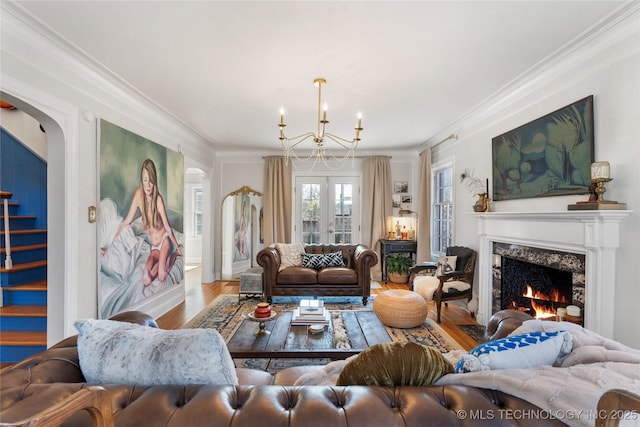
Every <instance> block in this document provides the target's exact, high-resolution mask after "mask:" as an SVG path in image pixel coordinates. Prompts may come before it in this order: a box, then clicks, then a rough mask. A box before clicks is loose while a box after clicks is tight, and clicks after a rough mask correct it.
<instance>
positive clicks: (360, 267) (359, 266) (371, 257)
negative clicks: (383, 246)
mask: <svg viewBox="0 0 640 427" xmlns="http://www.w3.org/2000/svg"><path fill="white" fill-rule="evenodd" d="M353 259H354V264H353V265H354V269H355V271H356V274H357V276H358V283H359V284H360V286H363V289H369V286H371V285H370V282H371V267H373V266H374V265H376V264H377V263H378V254H377V253H376V252H375V251H373V250H371V249H369V248H367V247H366V246H365V245H358V247H357V248H356V250H355V251H354V253H353Z"/></svg>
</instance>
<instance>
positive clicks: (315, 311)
mask: <svg viewBox="0 0 640 427" xmlns="http://www.w3.org/2000/svg"><path fill="white" fill-rule="evenodd" d="M330 321H331V315H330V313H329V311H328V310H325V308H324V301H322V300H317V299H303V300H302V301H300V305H299V306H298V307H297V308H296V309H294V310H293V317H292V318H291V324H292V325H328V324H329V322H330Z"/></svg>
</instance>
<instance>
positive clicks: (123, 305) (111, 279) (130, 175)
mask: <svg viewBox="0 0 640 427" xmlns="http://www.w3.org/2000/svg"><path fill="white" fill-rule="evenodd" d="M98 130H99V138H98V140H99V144H100V148H99V153H100V159H99V166H100V168H99V177H98V183H99V191H98V194H99V196H100V209H99V215H98V227H97V228H98V247H99V248H100V249H99V254H98V313H99V316H100V317H101V318H109V317H111V316H113V315H114V314H116V313H119V312H122V311H125V310H130V309H135V308H136V307H138V306H140V305H142V304H144V303H147V302H148V301H149V298H151V297H153V296H155V295H159V294H160V293H161V292H163V291H165V290H167V289H168V288H170V287H173V286H178V285H181V284H182V283H183V282H184V267H185V262H184V234H183V210H184V158H183V156H182V155H180V154H179V153H177V152H175V151H172V150H169V149H167V148H166V147H163V146H161V145H159V144H157V143H155V142H153V141H150V140H148V139H145V138H143V137H141V136H139V135H136V134H134V133H132V132H130V131H128V130H126V129H123V128H121V127H119V126H116V125H114V124H112V123H109V122H107V121H105V120H100V121H99V124H98Z"/></svg>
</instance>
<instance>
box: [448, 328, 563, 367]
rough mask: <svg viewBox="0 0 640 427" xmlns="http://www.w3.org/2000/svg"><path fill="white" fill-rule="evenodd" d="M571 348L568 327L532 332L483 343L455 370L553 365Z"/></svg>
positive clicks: (462, 360) (461, 360) (463, 358)
mask: <svg viewBox="0 0 640 427" xmlns="http://www.w3.org/2000/svg"><path fill="white" fill-rule="evenodd" d="M571 348H572V340H571V335H570V334H569V333H568V332H566V331H555V332H530V333H528V334H522V335H515V336H512V337H507V338H502V339H499V340H495V341H489V342H486V343H483V344H480V345H479V346H477V347H476V348H474V349H473V350H471V351H470V352H469V354H466V355H464V356H463V357H462V359H460V361H459V362H458V363H457V364H456V368H455V371H456V373H458V374H460V373H463V372H474V371H488V370H494V369H520V368H532V367H535V366H540V365H553V363H554V362H555V361H556V359H557V358H558V357H560V356H564V355H566V354H569V353H570V352H571Z"/></svg>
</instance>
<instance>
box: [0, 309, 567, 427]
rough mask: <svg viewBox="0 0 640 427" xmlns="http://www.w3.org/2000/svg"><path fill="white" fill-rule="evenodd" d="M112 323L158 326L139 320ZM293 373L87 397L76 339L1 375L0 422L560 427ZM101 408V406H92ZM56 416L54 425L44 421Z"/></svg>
mask: <svg viewBox="0 0 640 427" xmlns="http://www.w3.org/2000/svg"><path fill="white" fill-rule="evenodd" d="M496 316H498V317H497V318H496V320H495V321H494V322H493V323H492V324H490V325H489V332H488V337H489V338H492V339H497V338H500V337H502V336H504V335H505V334H507V333H508V332H510V331H509V330H508V329H509V328H507V327H506V326H507V324H510V325H512V327H514V326H516V324H519V323H518V322H519V321H518V319H520V321H521V320H523V318H522V316H520V315H519V314H517V315H516V317H514V314H513V313H510V312H500V313H496ZM115 319H116V320H121V321H129V322H133V323H139V324H145V325H149V326H157V325H156V323H155V321H154V320H153V319H152V318H150V317H149V316H147V315H145V314H143V313H140V312H128V313H123V314H121V315H118V316H116V317H115ZM492 328H495V329H492ZM496 333H498V334H499V335H496ZM292 372H293V374H294V375H292ZM296 372H301V371H300V368H289V369H285V370H284V371H281V372H280V373H278V374H276V376H275V378H274V377H272V376H271V375H270V374H268V373H265V372H262V371H255V370H251V369H238V378H239V381H240V385H219V386H213V385H185V386H181V385H167V386H151V387H148V386H145V387H143V386H132V385H123V384H99V385H98V386H100V387H94V385H91V384H87V383H86V382H85V380H84V377H83V375H82V371H81V370H80V365H79V361H78V352H77V347H76V337H70V338H67V339H65V340H63V341H61V342H60V343H58V344H56V345H54V346H53V347H51V348H49V349H47V350H46V351H44V352H42V353H39V354H37V355H35V356H32V357H29V358H28V359H25V360H24V361H22V362H20V363H18V364H16V365H14V366H12V367H8V368H5V369H3V370H2V371H0V391H1V398H0V422H2V423H7V424H8V425H27V424H26V422H25V423H24V424H20V421H21V420H22V421H24V420H30V421H32V420H39V421H40V423H39V424H38V423H37V422H36V423H34V424H29V425H43V426H52V425H63V426H89V425H91V424H92V422H91V421H92V417H93V418H94V419H96V420H98V421H104V423H102V424H100V423H99V422H96V424H94V425H105V426H109V425H116V426H132V427H133V426H135V427H139V426H189V427H197V426H269V427H271V426H274V427H277V426H293V425H295V426H332V427H334V426H347V425H348V426H363V427H364V426H366V427H370V426H460V425H465V426H467V425H503V426H515V425H523V426H558V425H564V424H563V423H561V422H560V421H558V420H553V419H530V418H529V417H514V414H517V413H523V412H522V411H531V412H524V413H535V411H539V409H538V408H537V407H535V406H534V405H532V404H530V403H528V402H526V401H524V400H522V399H518V398H516V397H513V396H510V395H507V394H504V393H501V392H498V391H492V390H485V389H479V388H474V387H466V386H429V387H373V386H341V387H337V386H298V387H295V386H292V385H290V384H293V382H291V381H292V380H293V379H294V378H295V377H296V375H295V373H296ZM91 393H93V394H94V397H95V398H94V399H93V400H91V401H89V403H86V401H87V399H84V400H83V398H85V397H86V396H87V395H90V394H91ZM100 399H102V402H101V404H100V405H98V404H96V401H100ZM81 409H87V410H81ZM109 409H111V411H112V413H109V411H108V410H109ZM54 411H57V412H56V414H57V417H52V416H51V413H52V412H54ZM517 411H520V412H517ZM30 421H29V422H30ZM54 421H59V423H55V422H54Z"/></svg>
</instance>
